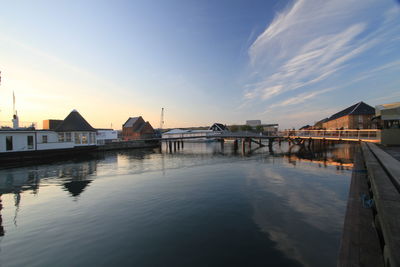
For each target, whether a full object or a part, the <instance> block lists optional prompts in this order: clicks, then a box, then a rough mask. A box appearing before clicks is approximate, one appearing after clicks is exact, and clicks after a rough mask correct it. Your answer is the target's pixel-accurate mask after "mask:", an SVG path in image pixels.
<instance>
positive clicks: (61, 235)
mask: <svg viewBox="0 0 400 267" xmlns="http://www.w3.org/2000/svg"><path fill="white" fill-rule="evenodd" d="M232 147H233V146H232V144H229V143H226V144H225V146H224V148H223V149H221V146H220V144H218V143H208V144H201V143H191V144H190V143H185V147H184V149H183V150H180V151H178V152H176V153H172V154H169V153H165V152H160V150H146V151H138V150H131V151H125V152H112V153H105V154H104V155H101V156H99V157H97V158H89V159H81V160H77V161H74V162H73V161H71V162H60V163H56V164H52V165H40V166H30V167H24V168H15V169H5V170H0V190H1V194H2V195H1V200H2V205H3V208H2V210H1V211H0V213H1V217H2V226H3V228H4V235H3V236H2V237H0V265H1V266H109V265H112V264H113V265H115V266H335V265H336V256H337V253H338V248H339V243H340V236H341V229H342V225H343V218H344V213H345V207H346V200H347V194H348V189H349V182H350V174H351V173H350V169H351V158H352V147H350V146H348V145H341V146H338V147H333V148H330V149H329V151H320V152H319V153H316V154H311V153H310V152H308V151H301V153H300V154H299V153H293V154H291V155H287V154H286V153H284V152H286V151H287V147H285V145H284V144H283V146H282V147H281V148H279V147H278V146H275V147H274V153H273V154H271V153H270V152H268V148H262V149H256V150H254V151H252V153H250V154H245V155H243V154H242V153H240V151H239V152H235V151H233V150H232ZM295 151H296V148H294V150H293V151H292V152H295ZM299 157H300V158H299Z"/></svg>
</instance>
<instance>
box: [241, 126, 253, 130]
mask: <svg viewBox="0 0 400 267" xmlns="http://www.w3.org/2000/svg"><path fill="white" fill-rule="evenodd" d="M240 130H241V131H244V132H251V131H252V130H253V128H252V127H251V126H249V125H242V126H240Z"/></svg>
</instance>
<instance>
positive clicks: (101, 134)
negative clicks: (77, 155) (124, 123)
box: [96, 129, 118, 145]
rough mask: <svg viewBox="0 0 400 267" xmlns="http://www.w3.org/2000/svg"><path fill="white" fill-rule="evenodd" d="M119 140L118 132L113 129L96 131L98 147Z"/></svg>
mask: <svg viewBox="0 0 400 267" xmlns="http://www.w3.org/2000/svg"><path fill="white" fill-rule="evenodd" d="M117 140H118V131H116V130H113V129H96V141H97V144H98V145H104V144H107V143H110V142H113V141H117Z"/></svg>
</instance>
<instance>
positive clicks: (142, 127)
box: [122, 116, 154, 141]
mask: <svg viewBox="0 0 400 267" xmlns="http://www.w3.org/2000/svg"><path fill="white" fill-rule="evenodd" d="M153 137H154V129H153V127H152V126H151V124H150V123H149V122H148V121H144V120H143V118H142V116H139V117H130V118H129V119H128V120H127V121H126V122H125V123H124V124H123V125H122V139H123V140H124V141H129V140H138V139H148V138H153Z"/></svg>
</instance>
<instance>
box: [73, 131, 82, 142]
mask: <svg viewBox="0 0 400 267" xmlns="http://www.w3.org/2000/svg"><path fill="white" fill-rule="evenodd" d="M74 137H75V144H80V143H81V136H80V134H78V133H75V136H74Z"/></svg>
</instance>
